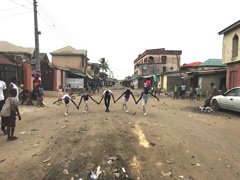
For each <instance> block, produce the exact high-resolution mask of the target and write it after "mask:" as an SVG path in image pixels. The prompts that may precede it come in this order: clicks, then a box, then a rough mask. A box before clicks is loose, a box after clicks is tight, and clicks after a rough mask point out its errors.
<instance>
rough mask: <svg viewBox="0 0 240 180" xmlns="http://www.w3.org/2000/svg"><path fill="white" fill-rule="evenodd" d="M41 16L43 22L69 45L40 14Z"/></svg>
mask: <svg viewBox="0 0 240 180" xmlns="http://www.w3.org/2000/svg"><path fill="white" fill-rule="evenodd" d="M39 15H40V17H41V18H42V20H43V21H44V22H45V23H46V24H47V25H48V26H49V27H50V28H51V29H52V30H53V31H54V32H55V34H56V35H57V36H58V37H59V38H60V39H61V40H62V41H64V42H65V43H67V41H65V40H64V39H63V38H62V37H61V36H60V35H59V34H58V32H56V31H55V29H53V28H52V25H51V24H49V23H48V22H47V21H46V20H45V18H44V17H43V16H41V14H39Z"/></svg>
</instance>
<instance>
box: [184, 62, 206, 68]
mask: <svg viewBox="0 0 240 180" xmlns="http://www.w3.org/2000/svg"><path fill="white" fill-rule="evenodd" d="M200 64H202V62H192V63H188V64H184V65H181V68H182V67H194V66H198V65H200Z"/></svg>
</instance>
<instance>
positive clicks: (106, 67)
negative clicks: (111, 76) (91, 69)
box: [99, 57, 110, 73]
mask: <svg viewBox="0 0 240 180" xmlns="http://www.w3.org/2000/svg"><path fill="white" fill-rule="evenodd" d="M99 62H100V64H99V68H100V69H101V71H102V73H103V72H105V73H106V72H108V70H110V69H109V65H108V61H106V60H105V58H104V57H103V58H101V59H100V60H99Z"/></svg>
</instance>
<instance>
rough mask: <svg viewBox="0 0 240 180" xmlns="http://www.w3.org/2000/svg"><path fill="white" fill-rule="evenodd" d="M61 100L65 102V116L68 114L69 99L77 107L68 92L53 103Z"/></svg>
mask: <svg viewBox="0 0 240 180" xmlns="http://www.w3.org/2000/svg"><path fill="white" fill-rule="evenodd" d="M62 100H64V102H65V106H66V108H65V115H66V116H67V115H68V108H69V101H72V103H73V104H74V105H75V106H76V108H77V109H79V108H78V106H77V105H76V103H75V102H74V101H73V100H72V98H71V97H70V96H69V95H68V94H65V95H64V96H63V97H62V98H61V99H58V100H57V101H55V102H54V103H53V104H55V103H57V102H59V101H62Z"/></svg>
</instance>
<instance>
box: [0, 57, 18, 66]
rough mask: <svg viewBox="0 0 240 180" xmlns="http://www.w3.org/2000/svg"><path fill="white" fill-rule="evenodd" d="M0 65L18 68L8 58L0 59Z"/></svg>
mask: <svg viewBox="0 0 240 180" xmlns="http://www.w3.org/2000/svg"><path fill="white" fill-rule="evenodd" d="M0 64H5V65H11V66H17V65H16V64H14V63H13V62H11V61H9V60H8V59H7V58H4V57H0Z"/></svg>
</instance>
